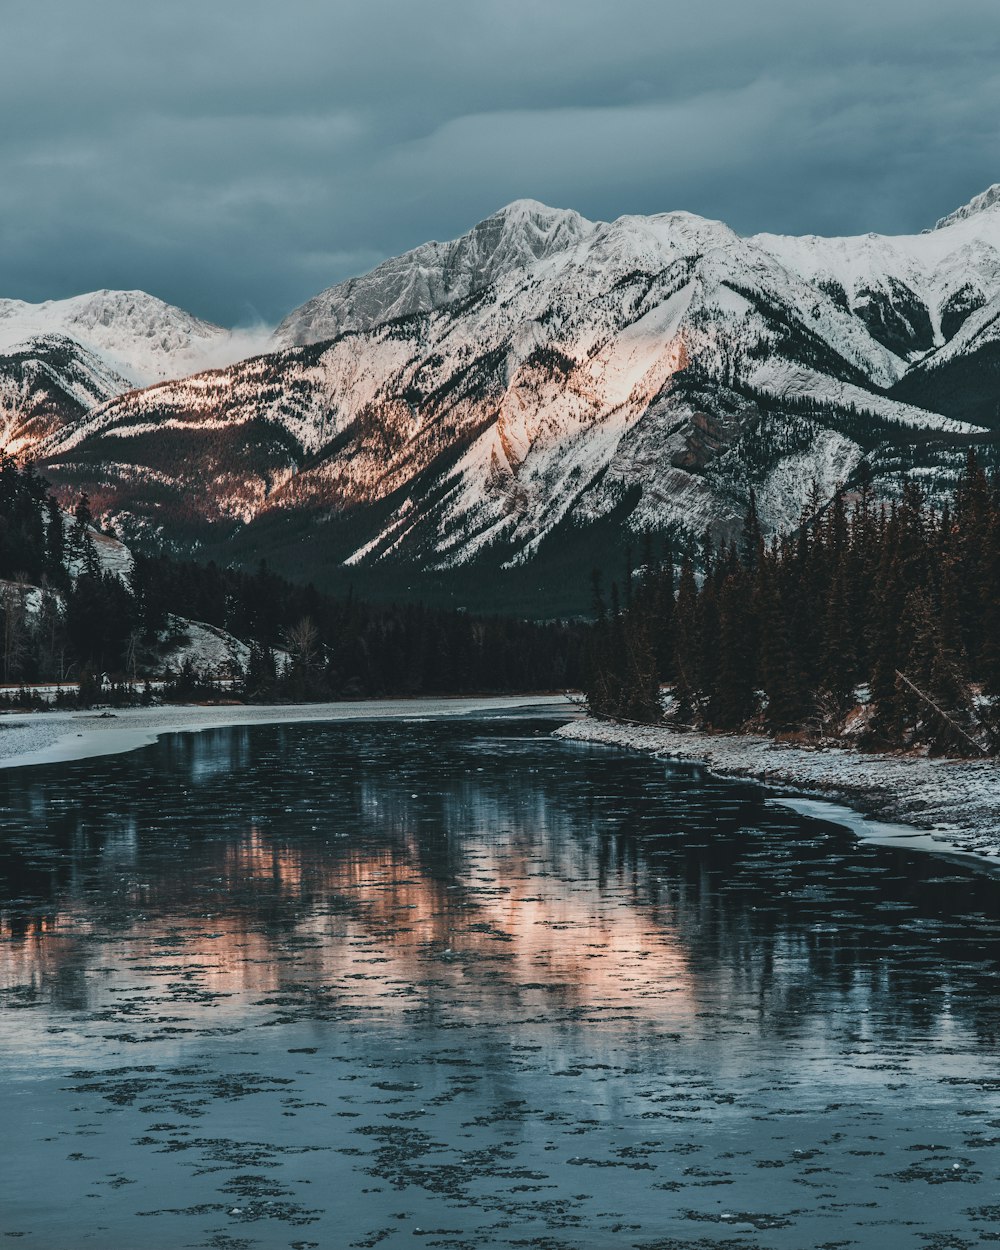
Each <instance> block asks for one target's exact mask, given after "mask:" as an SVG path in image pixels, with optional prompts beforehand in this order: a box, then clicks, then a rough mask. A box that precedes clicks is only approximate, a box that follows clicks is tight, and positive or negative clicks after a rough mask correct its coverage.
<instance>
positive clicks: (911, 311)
mask: <svg viewBox="0 0 1000 1250" xmlns="http://www.w3.org/2000/svg"><path fill="white" fill-rule="evenodd" d="M751 242H753V243H755V244H757V245H758V246H759V247H761V248H762V249H763V250H765V251H767V252H769V253H770V254H771V255H772V256H773V257H774V258H775V259H776V260H778V261H780V263H781V264H782V265H784V266H785V268H786V269H788V270H789V271H790V272H793V273H795V274H797V275H799V276H800V277H802V278H804V279H805V280H806V281H808V282H810V283H813V284H815V285H817V286H821V287H823V288H824V289H825V290H827V291H829V292H830V293H831V294H832V295H833V296H834V298H836V299H838V300H840V301H842V302H843V303H844V304H845V306H846V307H848V308H849V309H850V310H851V312H853V313H854V314H856V315H857V316H859V317H860V318H861V319H862V320H863V321H864V322H865V324H866V325H867V326H868V328H869V330H870V331H871V333H872V334H873V335H874V337H875V338H877V339H878V340H879V341H880V342H882V343H884V344H885V345H886V346H887V347H889V348H891V349H892V350H893V351H895V352H897V353H898V354H900V355H903V356H905V357H906V358H908V359H910V360H914V359H919V358H920V357H921V356H923V355H925V354H927V353H928V352H930V351H931V350H933V349H934V348H936V347H940V346H941V345H942V344H943V343H945V342H946V341H947V340H948V339H950V338H951V337H952V336H953V335H954V334H955V333H956V332H957V330H958V329H959V328H960V326H961V325H962V323H963V322H964V320H965V318H966V317H967V316H968V315H969V314H970V313H971V312H973V311H975V310H976V309H977V308H979V307H981V306H983V305H984V304H986V303H988V302H990V301H991V300H993V299H995V298H996V297H997V296H1000V184H998V187H992V188H991V189H990V190H989V191H987V192H984V193H983V195H982V196H977V197H976V199H975V200H973V201H972V202H971V203H970V204H968V205H966V206H965V207H964V208H961V209H959V210H958V211H957V212H955V213H952V214H951V215H950V216H948V217H944V218H942V219H941V220H940V221H939V222H938V224H937V226H936V227H935V228H934V229H933V230H928V231H925V232H924V233H923V234H916V235H899V236H891V237H890V236H886V235H878V234H866V235H859V236H856V237H853V238H852V237H848V238H829V239H828V238H819V237H817V236H816V235H806V236H803V237H794V236H789V235H773V234H761V235H756V236H755V237H754V238H753V239H752V240H751Z"/></svg>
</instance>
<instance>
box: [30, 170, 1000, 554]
mask: <svg viewBox="0 0 1000 1250" xmlns="http://www.w3.org/2000/svg"><path fill="white" fill-rule="evenodd" d="M980 199H981V200H982V203H981V204H979V206H978V208H977V209H976V210H975V211H969V212H966V213H962V212H961V211H960V212H959V214H954V215H952V218H949V219H946V220H945V221H944V222H943V223H942V224H941V226H940V228H939V229H936V230H934V231H930V232H928V233H926V234H923V235H917V236H909V237H906V238H898V239H889V238H885V237H882V236H876V235H868V236H863V237H860V238H855V239H818V238H815V237H809V238H803V239H792V238H787V237H783V236H775V235H759V236H755V237H754V238H750V239H745V238H741V237H740V236H738V235H737V234H735V233H734V232H733V231H732V230H731V229H729V227H727V226H726V225H724V224H723V223H721V222H716V221H709V220H706V219H704V218H701V217H697V216H694V215H692V214H689V213H682V212H674V213H663V214H658V215H655V216H652V217H634V216H629V217H622V218H619V219H618V220H617V221H614V222H610V223H605V222H588V221H586V220H584V219H583V218H581V217H580V216H579V215H577V214H576V213H572V212H569V211H566V210H558V209H548V208H545V207H544V206H543V205H539V204H537V203H534V202H532V201H518V202H517V203H515V204H513V205H510V206H508V208H506V209H504V210H501V211H500V212H499V213H496V214H494V215H493V216H492V217H490V218H487V220H486V221H485V222H482V223H480V224H479V225H478V226H476V227H475V228H474V229H473V230H472V231H470V232H469V233H468V234H467V235H464V236H463V237H462V238H460V239H458V240H455V241H453V242H452V243H446V244H439V243H431V244H426V245H424V247H422V248H417V249H416V250H415V251H413V252H410V253H407V254H406V255H405V256H402V257H398V258H395V259H394V260H391V261H387V262H385V264H383V265H381V266H379V267H378V268H377V269H375V270H373V271H372V273H370V274H367V275H364V276H362V277H359V278H355V279H352V280H351V281H350V282H348V283H343V284H341V285H340V286H338V287H334V288H331V289H330V290H328V291H325V292H323V293H322V294H321V295H319V296H317V297H316V299H314V300H311V301H309V303H307V304H306V305H303V307H302V308H300V309H298V310H296V312H294V313H292V314H291V315H290V316H289V317H288V318H287V319H286V320H285V322H283V323H282V325H281V326H280V327H279V329H278V331H277V333H276V337H275V343H276V344H284V345H285V346H283V347H282V348H281V350H277V351H274V350H272V351H271V352H269V353H268V354H265V355H261V356H257V357H253V358H251V359H247V360H243V361H241V362H239V363H237V364H234V365H232V366H229V367H226V368H221V369H216V370H214V371H211V372H205V373H200V374H197V375H194V376H191V377H187V378H184V379H182V380H179V381H165V382H162V383H159V384H157V385H154V386H151V387H149V388H147V389H145V390H141V391H133V392H130V393H127V394H124V395H120V396H117V397H115V398H111V399H109V400H108V401H107V402H105V403H103V404H99V405H98V406H97V407H96V408H94V409H93V410H92V411H90V412H89V413H85V414H83V415H81V416H80V417H79V418H78V419H77V420H75V421H74V423H73V424H72V425H71V426H68V427H64V428H55V429H53V431H52V432H51V433H49V434H48V436H47V437H46V438H45V440H44V441H43V442H42V444H41V445H40V447H39V448H38V452H39V454H40V455H41V456H42V457H43V459H44V460H45V462H46V469H47V472H49V473H50V474H51V475H52V476H53V477H54V479H55V480H56V481H57V482H58V483H59V484H60V485H61V487H62V488H63V489H64V490H66V491H67V492H69V491H71V490H76V489H80V488H85V489H88V490H89V491H91V493H92V494H94V495H95V500H96V503H97V506H98V508H99V510H100V511H101V512H102V513H103V514H105V515H115V516H117V517H118V518H119V520H120V521H121V522H122V523H123V524H125V525H126V528H129V527H132V530H133V531H135V532H138V531H142V530H148V529H158V530H159V531H160V532H162V533H164V534H168V535H172V536H176V535H178V534H181V535H184V536H185V541H187V540H190V541H200V540H201V538H203V537H205V536H206V535H208V534H209V533H213V532H214V533H227V534H228V533H233V532H235V531H236V530H238V529H239V528H240V527H243V526H246V525H248V524H249V525H256V524H266V525H267V526H269V527H270V528H269V531H268V532H269V533H272V534H273V533H274V532H276V527H277V529H279V530H280V527H281V526H282V525H287V527H288V532H289V534H292V533H294V534H295V535H297V536H296V537H295V539H294V541H295V542H296V543H298V542H301V541H302V538H301V535H302V533H303V525H304V522H303V521H301V520H297V519H296V518H308V523H309V525H310V527H314V526H315V524H316V523H318V522H322V528H321V529H318V530H315V531H314V532H315V537H313V538H311V539H310V541H312V542H315V543H316V544H318V545H322V547H323V550H324V551H325V552H326V553H327V556H328V557H329V558H330V559H333V560H335V561H338V562H348V563H353V564H368V563H372V562H374V561H378V560H384V559H402V560H406V561H409V562H411V563H416V564H421V565H424V566H431V567H436V568H441V567H448V566H452V565H458V564H463V563H467V562H469V561H470V560H488V561H490V562H492V563H494V564H496V563H506V564H510V563H519V562H523V561H526V560H530V559H531V558H533V557H534V556H535V555H536V554H537V553H538V552H539V550H540V548H541V547H542V546H543V545H544V544H546V543H547V542H549V541H550V540H551V541H560V542H561V541H565V540H566V536H567V535H568V534H569V535H571V534H584V533H587V532H589V529H590V528H592V527H593V526H595V525H610V524H614V525H619V526H622V527H624V528H626V529H631V530H632V531H637V530H642V529H647V528H648V529H659V530H663V529H665V528H674V529H678V530H680V531H682V532H686V533H688V534H692V535H694V534H699V533H700V532H701V531H702V530H704V529H706V528H708V529H711V530H713V531H714V532H716V533H717V534H729V533H732V532H734V530H735V528H736V527H737V526H738V523H739V517H740V515H741V513H742V511H743V508H744V506H745V501H746V496H747V491H748V488H749V486H750V485H753V486H754V487H755V489H756V491H757V494H758V498H759V500H760V505H761V513H762V517H763V519H764V522H765V524H766V525H767V526H768V527H769V528H771V529H773V530H778V529H783V528H787V527H788V526H789V525H790V524H792V523H793V522H794V520H795V519H796V518H797V517H798V515H799V513H800V511H801V509H802V507H803V506H804V505H805V503H806V501H807V499H808V497H809V495H810V492H811V490H812V479H813V478H815V479H816V483H817V486H818V488H819V490H820V491H821V492H829V491H830V490H832V489H834V486H835V484H836V483H837V481H839V480H844V479H846V478H847V477H848V476H849V475H850V474H851V473H853V471H854V470H855V469H856V468H857V466H858V465H859V464H860V462H861V460H862V459H864V458H866V457H867V458H869V459H870V460H871V462H872V463H877V464H882V463H884V464H886V465H891V475H890V470H889V469H888V468H887V469H886V474H887V475H889V476H886V479H885V482H884V488H885V489H886V490H887V491H891V490H893V489H897V486H896V485H895V483H897V482H898V474H899V471H900V470H901V469H905V468H907V467H912V468H918V469H922V471H924V473H925V477H926V478H927V480H928V482H929V483H930V484H931V485H933V481H935V480H937V478H936V477H935V476H934V475H938V476H940V475H941V474H944V475H945V476H947V474H948V473H950V472H952V468H951V467H950V466H952V465H953V464H954V463H958V461H959V460H960V458H961V457H962V456H964V451H965V445H966V444H967V443H968V441H969V439H970V438H971V439H975V438H976V437H978V435H979V434H980V433H982V428H981V427H983V426H989V425H992V424H994V422H993V420H992V418H991V416H990V412H989V411H988V403H987V402H986V400H984V402H983V403H979V404H978V406H975V405H974V406H973V407H971V408H970V409H969V410H968V411H966V410H962V411H959V410H957V409H956V407H955V405H954V404H953V403H951V401H950V400H949V401H948V402H944V401H943V400H942V399H941V398H940V396H939V395H938V393H937V392H934V394H933V395H931V398H930V399H929V398H928V395H929V394H930V392H929V391H928V390H927V386H926V383H921V384H920V385H917V383H911V379H914V378H916V379H918V380H919V379H926V378H933V377H934V376H935V370H937V371H938V372H939V373H940V374H941V376H944V375H945V374H949V376H951V374H950V373H949V370H951V369H952V368H955V369H959V368H961V369H966V370H967V369H968V368H969V367H970V365H969V362H970V361H971V362H973V364H972V366H971V367H972V368H973V371H974V372H975V371H976V370H978V372H976V373H975V377H976V378H979V379H980V380H982V379H983V378H985V379H986V381H985V382H984V383H983V385H984V386H985V391H984V394H985V395H986V397H987V400H988V397H989V394H990V393H991V392H990V390H989V388H990V386H991V385H992V383H990V381H989V377H990V374H989V369H988V368H986V367H985V366H984V365H983V361H984V360H986V357H985V356H984V355H983V352H984V349H985V348H988V349H989V351H992V347H991V346H990V345H991V344H993V343H994V341H997V342H1000V335H997V334H996V326H997V325H1000V319H998V318H997V317H996V316H995V312H1000V304H996V301H998V300H1000V203H998V202H997V201H996V199H995V197H994V199H992V200H991V199H990V197H989V195H987V196H986V197H985V198H984V197H980ZM273 346H274V344H272V347H273ZM989 359H990V360H992V357H989ZM997 359H998V360H1000V354H998V356H997ZM951 361H954V362H955V364H954V365H951V364H950V363H949V362H951ZM987 364H988V361H987ZM945 366H947V368H946V367H945ZM984 369H985V372H984ZM955 376H957V375H955ZM978 384H979V383H978V382H977V383H976V385H978ZM962 385H963V386H964V387H965V390H966V392H969V388H970V386H972V383H971V382H970V381H969V378H965V380H964V381H963V383H962ZM921 386H923V389H921ZM908 387H909V388H910V389H908ZM996 423H997V424H1000V414H998V417H997V422H996ZM887 449H888V451H887ZM889 453H891V454H889ZM289 541H290V542H291V541H292V540H291V539H289Z"/></svg>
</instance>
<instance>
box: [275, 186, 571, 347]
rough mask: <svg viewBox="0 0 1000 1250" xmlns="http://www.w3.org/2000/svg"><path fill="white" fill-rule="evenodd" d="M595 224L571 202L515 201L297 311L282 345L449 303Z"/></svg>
mask: <svg viewBox="0 0 1000 1250" xmlns="http://www.w3.org/2000/svg"><path fill="white" fill-rule="evenodd" d="M594 229H595V227H594V223H593V222H590V221H587V219H586V218H585V217H581V216H580V214H579V213H577V212H574V210H573V209H571V208H550V207H549V206H548V205H547V204H542V203H541V202H540V201H538V200H529V199H524V200H513V201H512V202H511V203H510V204H507V205H505V206H504V207H503V208H500V209H498V210H497V211H496V212H495V213H492V214H491V215H490V216H489V217H486V218H484V219H483V220H482V221H480V222H478V223H477V224H476V225H474V226H473V227H472V229H471V230H469V231H468V232H467V233H466V234H463V235H460V236H459V237H458V238H457V239H452V240H450V241H449V242H447V243H437V242H434V243H424V244H422V245H421V246H420V247H417V248H414V249H413V251H410V252H404V253H403V255H402V256H395V257H392V258H390V259H389V260H386V261H383V262H382V264H381V265H379V266H377V267H376V268H375V269H373V270H372V271H371V272H370V273H367V274H362V275H361V276H360V277H357V278H349V279H348V280H347V281H346V282H341V283H339V284H338V285H337V286H333V287H329V288H328V289H327V290H325V291H321V292H320V294H319V295H317V296H315V297H314V298H313V299H311V300H309V301H308V302H307V303H305V304H303V305H302V307H301V308H297V309H295V310H294V311H293V312H291V313H289V315H288V316H287V317H286V318H285V320H284V321H283V322H282V323H281V325H279V326H278V328H277V330H276V331H275V335H274V341H275V343H277V344H278V345H279V346H283V347H284V346H291V345H293V344H294V345H298V344H303V343H318V342H322V341H323V340H324V339H333V338H336V337H337V335H339V334H342V333H344V332H345V331H348V330H352V331H357V330H367V329H369V328H370V327H371V326H373V325H377V324H378V323H379V322H381V321H388V320H392V319H393V318H397V317H403V316H409V315H412V314H414V313H425V312H429V311H431V310H432V309H437V308H444V307H446V306H447V305H448V304H451V303H453V302H455V301H456V300H461V299H465V298H467V297H468V296H470V295H474V294H476V293H477V292H479V291H482V290H484V289H485V288H486V287H488V286H489V285H490V284H491V283H493V282H495V281H497V279H499V278H502V277H503V276H504V275H506V274H509V273H512V272H515V271H520V270H522V269H524V268H525V267H527V266H529V265H531V264H532V263H533V262H535V261H538V260H542V259H544V258H545V257H547V256H551V255H553V254H554V253H556V252H562V251H565V250H566V249H568V248H571V247H573V246H574V245H575V244H577V243H578V242H579V241H580V240H581V239H583V238H585V237H586V236H587V235H589V234H590V233H591V232H592V231H593V230H594Z"/></svg>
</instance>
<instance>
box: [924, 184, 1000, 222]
mask: <svg viewBox="0 0 1000 1250" xmlns="http://www.w3.org/2000/svg"><path fill="white" fill-rule="evenodd" d="M998 204H1000V182H994V184H993V185H992V186H991V187H987V188H986V190H985V191H981V192H980V193H979V195H974V196H973V197H972V199H971V200H970V201H969V202H968V204H963V205H962V207H961V208H956V209H955V211H954V212H953V213H949V214H948V216H947V217H941V218H940V219H939V220H938V221H937V222H935V224H934V229H935V230H944V229H945V228H946V227H948V226H953V225H954V224H955V222H956V221H965V220H966V218H968V217H975V216H976V215H977V214H978V213H985V212H987V211H988V210H989V209H991V208H994V207H995V206H996V205H998Z"/></svg>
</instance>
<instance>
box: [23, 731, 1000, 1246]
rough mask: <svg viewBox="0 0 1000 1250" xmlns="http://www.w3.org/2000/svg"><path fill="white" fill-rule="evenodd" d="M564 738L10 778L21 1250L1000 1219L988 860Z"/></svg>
mask: <svg viewBox="0 0 1000 1250" xmlns="http://www.w3.org/2000/svg"><path fill="white" fill-rule="evenodd" d="M552 728H553V723H552V722H550V721H549V722H546V721H542V720H532V719H516V720H515V719H482V720H475V721H473V720H466V721H451V722H440V721H439V722H428V723H423V724H413V723H402V722H401V723H395V724H386V723H384V722H383V723H379V724H364V723H355V724H343V723H341V724H329V725H323V724H308V725H293V726H284V727H282V726H263V727H249V728H248V727H240V728H234V729H226V730H215V731H211V732H206V733H201V734H187V735H180V734H178V735H173V736H170V737H167V738H163V739H161V740H160V742H159V743H158V744H157V745H155V746H151V747H147V748H144V749H143V750H140V751H136V752H134V753H132V754H129V755H121V756H115V757H110V758H105V759H96V760H88V761H84V762H81V763H78V764H61V765H59V766H52V767H39V768H32V769H19V770H12V771H9V772H6V773H4V774H3V775H2V776H0V939H2V940H0V1079H2V1103H0V1130H2V1131H0V1246H3V1245H11V1246H12V1247H13V1246H19V1247H23V1250H78V1248H80V1247H86V1246H94V1247H99V1248H100V1250H183V1248H186V1247H215V1248H220V1250H221V1248H225V1250H238V1248H239V1250H242V1248H244V1247H246V1248H255V1247H261V1248H271V1247H292V1248H295V1250H304V1248H306V1247H322V1248H323V1250H328V1248H329V1250H342V1248H344V1250H346V1248H347V1247H375V1246H380V1247H383V1250H402V1248H404V1247H405V1248H406V1250H412V1248H413V1247H427V1248H428V1250H430V1248H431V1247H449V1248H452V1250H455V1248H458V1247H462V1248H464V1250H483V1248H486V1247H504V1248H506V1247H537V1248H538V1250H619V1248H623V1250H624V1248H629V1250H631V1248H632V1247H641V1248H642V1250H709V1248H714V1247H718V1246H725V1247H729V1248H730V1250H736V1248H740V1250H742V1248H744V1247H760V1248H771V1247H773V1248H775V1250H784V1248H786V1247H787V1248H789V1250H792V1248H794V1250H819V1248H820V1247H826V1248H830V1247H865V1248H869V1247H871V1248H876V1247H877V1248H878V1250H906V1248H909V1247H913V1248H914V1250H918V1248H919V1250H964V1248H965V1247H979V1246H986V1245H989V1244H994V1243H997V1244H1000V1062H998V1052H1000V963H998V957H1000V880H998V879H997V878H996V877H990V876H987V875H981V874H977V873H975V872H974V871H972V870H970V869H969V868H968V867H966V866H956V865H953V864H951V863H949V862H948V861H946V860H943V859H941V858H934V857H931V856H928V855H919V854H915V853H913V852H905V851H900V850H896V849H892V848H884V847H880V846H874V845H870V844H864V843H859V842H858V841H856V840H855V838H854V836H853V835H852V834H850V833H849V832H847V831H846V830H844V829H841V828H839V827H837V826H835V825H832V824H823V823H820V822H817V821H814V820H807V819H804V818H802V817H800V816H797V815H795V814H794V813H792V812H789V811H786V810H783V809H781V808H779V807H776V806H774V805H773V804H772V803H771V802H770V801H769V800H768V799H767V797H766V796H765V794H764V792H763V791H761V790H759V789H757V788H755V787H752V786H743V785H739V784H734V783H732V782H726V781H720V780H715V779H712V778H711V777H708V776H706V775H704V774H703V773H702V772H700V771H699V770H698V769H696V768H692V767H690V766H682V765H666V764H663V763H658V762H656V761H651V760H650V759H647V758H640V757H636V756H630V755H628V754H625V753H621V752H615V751H612V750H609V749H607V748H603V747H586V746H581V745H574V744H571V743H567V742H565V741H561V740H558V739H553V738H551V737H550V736H549V733H550V730H551V729H552Z"/></svg>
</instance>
